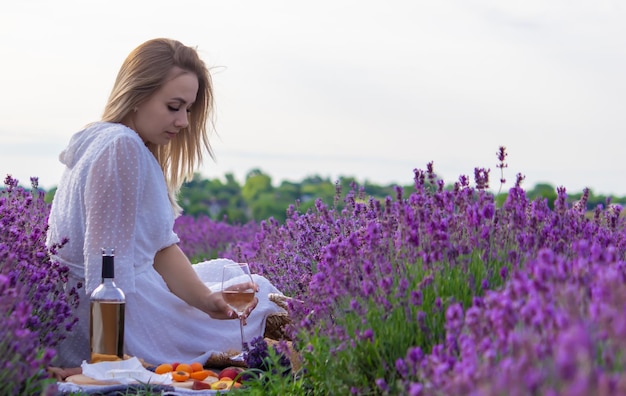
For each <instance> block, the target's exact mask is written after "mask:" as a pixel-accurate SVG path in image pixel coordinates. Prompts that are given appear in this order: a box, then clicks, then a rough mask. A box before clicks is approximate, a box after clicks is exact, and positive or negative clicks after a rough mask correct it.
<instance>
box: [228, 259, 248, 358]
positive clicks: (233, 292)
mask: <svg viewBox="0 0 626 396" xmlns="http://www.w3.org/2000/svg"><path fill="white" fill-rule="evenodd" d="M254 293H255V286H254V281H253V280H252V274H250V267H249V266H248V264H247V263H233V264H226V265H225V266H224V271H223V274H222V296H223V298H224V301H225V302H226V304H228V305H229V306H230V307H231V308H232V309H233V310H234V311H235V312H236V313H237V316H238V317H239V329H240V330H241V348H242V351H243V350H245V341H244V336H243V313H244V312H245V311H246V308H248V305H250V304H251V303H252V301H254Z"/></svg>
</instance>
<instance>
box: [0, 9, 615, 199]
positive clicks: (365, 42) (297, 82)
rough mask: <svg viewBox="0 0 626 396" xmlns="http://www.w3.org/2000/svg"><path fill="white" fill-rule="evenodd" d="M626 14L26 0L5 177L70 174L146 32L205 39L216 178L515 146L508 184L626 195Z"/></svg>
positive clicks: (48, 178) (359, 167)
mask: <svg viewBox="0 0 626 396" xmlns="http://www.w3.org/2000/svg"><path fill="white" fill-rule="evenodd" d="M624 21H626V8H625V6H624V5H623V3H622V2H620V1H617V0H588V1H577V0H562V1H561V0H524V1H512V0H429V1H419V0H406V1H400V0H395V1H394V0H386V1H382V0H380V1H365V0H352V1H345V0H318V1H314V2H303V1H296V0H285V1H274V0H264V1H252V0H242V1H237V0H231V1H212V0H203V1H180V0H178V1H161V0H135V1H127V0H124V1H121V0H113V1H112V0H107V1H101V0H96V1H94V0H91V1H80V0H74V1H72V0H55V1H47V0H38V1H33V0H22V1H10V2H7V4H4V5H3V6H2V12H1V13H0V54H1V55H0V56H1V58H0V59H1V62H0V71H1V72H0V87H1V88H0V89H1V90H2V91H1V92H2V94H1V95H0V173H1V174H2V176H4V175H6V174H7V173H10V174H12V175H13V176H14V177H16V178H18V179H20V181H21V182H22V184H28V179H29V177H30V176H37V177H39V179H40V184H41V185H42V186H44V187H46V188H49V187H52V186H54V185H56V184H57V183H58V181H59V179H60V175H61V172H62V169H63V168H62V166H61V164H60V163H59V162H58V159H57V158H58V154H59V152H60V151H61V150H62V149H63V148H64V147H65V145H66V144H67V142H68V141H69V138H70V136H71V135H72V134H73V133H74V132H76V131H78V130H79V129H81V127H82V126H83V125H84V124H86V123H88V122H91V121H95V120H98V119H99V118H100V116H101V114H102V110H103V108H104V105H105V101H106V99H107V97H108V94H109V92H110V89H111V87H112V83H113V80H114V78H115V75H116V74H117V71H118V68H119V66H120V64H121V62H122V61H123V60H124V58H125V57H126V55H127V54H128V53H129V52H130V51H131V50H132V49H133V48H134V47H136V46H137V45H138V44H140V43H142V42H143V41H145V40H148V39H150V38H154V37H170V38H175V39H178V40H180V41H182V42H184V43H185V44H187V45H192V46H197V48H198V49H199V51H200V53H201V56H202V57H203V59H204V60H205V61H206V63H207V64H208V65H209V66H210V67H211V68H212V70H213V79H214V83H215V95H216V98H215V100H216V105H217V109H216V111H217V113H216V115H217V118H216V128H217V135H214V136H213V138H212V139H213V140H212V142H213V147H214V149H215V153H216V155H217V163H215V162H213V161H211V160H210V159H207V161H205V164H204V166H203V168H202V169H201V173H202V174H203V175H204V176H205V177H208V178H223V175H224V174H226V173H227V172H231V173H234V174H235V176H236V177H237V179H238V180H239V181H240V182H243V180H244V177H245V175H246V173H247V172H248V171H250V170H251V169H253V168H259V169H261V170H262V171H263V172H265V173H267V174H269V175H270V176H272V178H273V181H274V183H275V184H278V183H279V182H280V181H282V180H291V181H301V180H302V179H303V178H304V177H306V176H310V175H320V176H322V177H330V178H331V179H333V180H334V179H336V178H337V177H338V176H352V177H355V178H357V180H359V181H361V182H363V181H365V180H369V181H371V182H374V183H378V184H388V183H399V184H403V185H404V184H410V183H411V182H412V176H413V169H414V168H425V167H426V164H427V163H428V162H430V161H433V162H434V166H435V170H436V171H437V172H438V173H439V174H440V176H442V177H443V178H444V179H445V180H446V181H447V182H454V181H456V180H457V178H458V177H459V175H461V174H465V175H470V176H471V175H473V170H474V168H475V167H486V168H491V175H492V177H491V179H492V187H497V186H498V179H499V175H498V174H497V169H496V163H497V160H496V151H497V150H498V147H499V146H501V145H504V146H506V147H507V151H508V153H509V157H508V159H507V160H508V161H507V162H508V163H509V167H508V169H506V178H507V179H508V182H507V186H506V188H508V187H510V185H511V184H512V183H513V182H514V180H515V174H517V173H518V172H519V173H522V174H524V175H526V181H525V184H524V186H525V187H527V188H529V189H530V188H532V187H533V186H534V184H535V183H538V182H548V183H550V184H553V185H554V186H564V187H566V188H567V190H568V191H570V192H572V193H573V192H579V191H581V190H582V189H583V188H584V187H589V188H591V189H592V191H593V192H594V193H596V194H612V195H617V196H624V195H626V177H625V175H626V160H625V158H624V155H623V153H624V151H625V145H624V143H625V140H626V139H625V138H624V126H625V125H626V109H625V107H626V23H624Z"/></svg>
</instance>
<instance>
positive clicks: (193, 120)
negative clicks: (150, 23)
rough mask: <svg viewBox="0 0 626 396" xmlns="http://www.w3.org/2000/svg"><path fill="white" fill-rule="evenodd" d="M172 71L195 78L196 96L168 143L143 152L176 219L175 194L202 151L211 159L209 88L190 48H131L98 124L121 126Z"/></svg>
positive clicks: (156, 43)
mask: <svg viewBox="0 0 626 396" xmlns="http://www.w3.org/2000/svg"><path fill="white" fill-rule="evenodd" d="M174 67H179V68H180V69H183V70H184V71H187V72H191V73H193V74H195V75H196V76H197V77H198V95H197V97H196V101H195V102H194V103H193V105H192V106H191V109H190V110H191V112H190V114H189V125H188V126H187V127H186V128H184V129H182V130H181V131H180V133H179V134H178V136H177V137H176V139H174V140H173V141H172V142H170V143H169V144H167V145H154V144H151V143H149V144H148V148H149V149H150V151H151V152H152V154H154V156H155V157H156V159H157V161H158V163H159V165H160V166H161V169H162V170H163V174H164V175H165V181H166V183H167V187H168V192H169V197H170V202H171V203H172V207H173V208H174V211H175V212H176V214H177V215H178V214H180V212H181V208H180V206H179V205H178V203H177V201H176V197H177V194H178V191H179V190H180V187H181V185H182V184H183V183H184V182H185V181H187V180H190V179H191V178H192V177H193V173H194V171H195V169H196V168H197V166H199V165H200V164H201V163H202V155H203V151H204V150H206V151H207V153H208V154H209V156H210V157H211V158H213V159H214V158H215V157H214V155H213V151H212V149H211V145H210V144H209V137H208V131H207V121H209V119H210V116H212V114H213V86H212V82H211V75H210V74H209V71H208V69H207V67H206V65H205V63H204V62H203V61H202V60H201V59H200V57H199V55H198V53H197V51H196V49H194V48H191V47H187V46H185V45H183V44H182V43H181V42H179V41H176V40H171V39H166V38H158V39H152V40H149V41H146V42H145V43H143V44H141V45H140V46H138V47H137V48H135V49H134V50H133V51H132V52H131V53H130V54H129V55H128V57H126V59H125V60H124V63H122V67H121V68H120V71H119V73H118V75H117V78H116V80H115V84H114V85H113V89H112V91H111V95H110V96H109V100H108V102H107V105H106V107H105V109H104V114H103V115H102V120H103V121H107V122H118V123H119V122H122V120H123V119H124V118H126V116H127V115H128V114H129V113H130V112H131V111H132V109H133V108H135V107H136V106H138V105H139V104H140V103H142V102H143V101H145V100H147V99H148V98H149V97H150V96H151V95H152V94H154V93H155V92H156V91H157V90H158V89H159V88H160V87H161V86H162V85H163V84H164V83H165V82H166V80H167V79H168V77H169V76H170V73H171V71H172V68H174ZM211 121H212V120H211ZM212 125H213V123H212V122H211V126H212Z"/></svg>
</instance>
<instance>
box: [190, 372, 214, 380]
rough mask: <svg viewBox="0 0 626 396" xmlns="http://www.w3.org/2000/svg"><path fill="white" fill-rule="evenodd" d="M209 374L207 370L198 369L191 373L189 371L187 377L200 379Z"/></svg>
mask: <svg viewBox="0 0 626 396" xmlns="http://www.w3.org/2000/svg"><path fill="white" fill-rule="evenodd" d="M209 375H211V372H210V371H209V370H200V371H194V372H193V373H191V374H190V375H189V378H191V379H197V380H200V381H202V380H203V379H205V378H206V377H208V376H209Z"/></svg>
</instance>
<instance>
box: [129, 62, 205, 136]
mask: <svg viewBox="0 0 626 396" xmlns="http://www.w3.org/2000/svg"><path fill="white" fill-rule="evenodd" d="M170 76H171V77H170V79H169V80H167V81H166V83H165V84H164V85H163V86H162V87H161V88H159V89H158V90H157V91H156V92H155V93H154V94H153V95H152V96H150V97H149V98H148V100H146V101H145V102H143V103H141V104H140V105H139V106H137V107H136V111H132V112H131V113H130V114H129V121H128V122H127V123H126V125H127V126H128V127H130V128H132V129H133V130H135V131H136V132H137V133H138V134H139V136H140V137H141V139H142V140H143V141H144V143H146V144H147V143H152V144H156V145H164V144H168V143H169V142H170V141H171V140H172V139H175V138H176V135H177V134H178V132H179V131H180V130H181V129H183V128H185V127H187V125H189V120H188V116H189V109H190V108H191V105H192V104H193V102H194V101H195V100H196V96H197V94H198V77H197V76H196V75H195V74H193V73H190V72H187V71H184V70H182V69H180V68H178V67H175V68H174V69H172V72H171V74H170Z"/></svg>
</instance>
